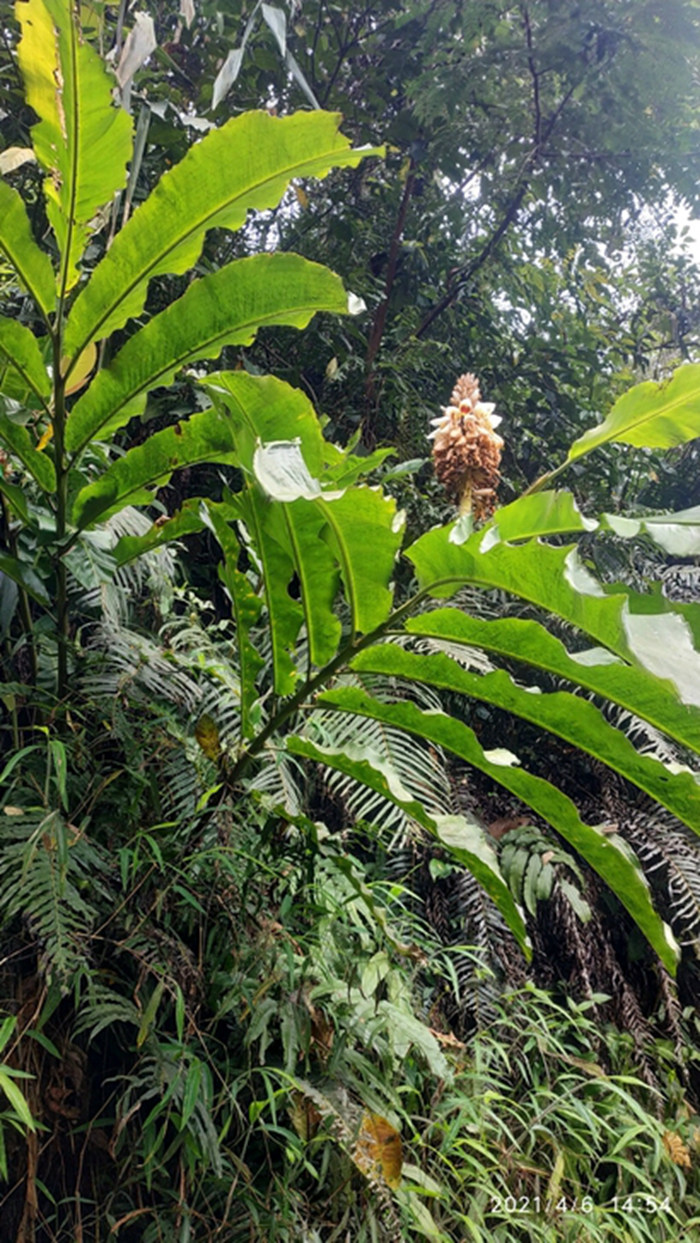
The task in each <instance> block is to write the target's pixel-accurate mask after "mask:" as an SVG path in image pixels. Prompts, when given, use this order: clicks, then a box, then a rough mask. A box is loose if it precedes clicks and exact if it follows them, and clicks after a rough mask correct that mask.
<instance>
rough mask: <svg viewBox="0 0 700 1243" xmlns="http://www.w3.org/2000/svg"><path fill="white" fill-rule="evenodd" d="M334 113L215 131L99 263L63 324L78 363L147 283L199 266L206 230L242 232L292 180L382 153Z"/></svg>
mask: <svg viewBox="0 0 700 1243" xmlns="http://www.w3.org/2000/svg"><path fill="white" fill-rule="evenodd" d="M339 120H340V118H339V117H338V116H337V115H336V114H332V113H323V112H317V113H305V112H299V113H296V114H295V115H294V116H289V117H271V116H269V114H268V113H267V112H247V113H244V114H243V115H241V116H238V117H234V118H232V119H231V120H230V121H228V122H227V123H226V125H224V126H222V128H221V129H217V130H210V132H209V133H208V134H207V135H206V137H205V138H203V139H202V141H201V142H198V143H195V145H194V146H193V147H191V148H190V150H189V151H188V153H187V155H186V156H185V157H184V158H183V159H182V160H181V161H180V163H179V164H178V165H176V167H175V168H173V169H172V170H171V171H169V172H167V173H166V174H165V175H164V176H163V177H161V179H160V181H159V182H158V184H157V186H156V187H155V189H154V190H153V192H152V193H151V194H150V195H149V197H148V198H147V199H146V201H145V203H143V204H142V205H141V206H140V207H139V208H138V209H137V211H135V212H134V214H133V216H132V217H131V219H130V220H129V221H128V223H127V224H126V225H125V226H124V228H123V229H122V230H121V231H120V232H119V233H118V234H117V236H116V238H115V239H114V242H113V244H112V246H111V247H110V249H109V251H108V252H107V254H106V255H105V257H104V259H103V260H102V261H101V263H99V264H98V266H97V268H96V269H95V271H94V273H93V275H92V277H91V279H90V281H89V282H88V284H87V285H86V287H85V289H84V290H83V291H82V292H81V293H80V295H79V296H78V298H77V300H76V302H75V305H74V307H73V309H72V312H71V315H70V318H69V320H68V323H67V326H66V336H65V348H66V352H67V353H69V354H70V355H71V357H77V356H78V355H79V354H81V353H82V351H83V350H84V349H85V347H86V345H87V344H88V342H90V341H92V340H97V339H99V338H101V337H105V336H107V335H108V334H109V333H111V332H114V330H115V329H117V328H120V327H122V325H123V324H125V323H126V321H127V319H129V318H130V317H131V316H134V315H138V314H139V313H140V311H141V310H142V309H143V305H144V302H145V298H146V290H147V287H148V282H149V281H150V280H151V279H152V278H153V277H154V276H158V275H162V274H164V273H181V272H186V271H187V269H188V268H191V267H192V266H193V265H194V264H195V263H196V261H197V259H198V258H199V255H200V252H201V249H202V245H203V242H204V236H205V234H206V232H207V230H208V229H214V228H225V229H238V228H240V226H241V225H242V224H243V223H244V222H245V219H246V215H247V213H248V211H250V210H251V209H257V210H264V209H265V208H269V207H274V206H275V205H276V204H277V203H278V202H279V200H280V199H281V197H282V195H283V194H284V192H285V190H286V188H287V186H288V184H289V182H290V180H292V179H293V178H294V177H325V176H326V174H327V173H328V172H330V170H331V168H333V167H336V166H340V165H345V166H347V165H350V166H354V165H356V164H358V163H359V162H360V160H362V159H364V158H365V156H367V155H371V154H375V155H376V154H381V152H380V151H372V150H370V149H369V148H367V149H365V150H357V151H353V150H351V148H350V144H349V142H348V140H347V139H346V138H344V137H343V136H342V135H341V134H339V133H338V124H339Z"/></svg>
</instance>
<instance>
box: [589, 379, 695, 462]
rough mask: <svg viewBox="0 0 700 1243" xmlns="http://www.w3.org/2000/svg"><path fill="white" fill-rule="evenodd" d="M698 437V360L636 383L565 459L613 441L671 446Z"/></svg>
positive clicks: (649, 446) (655, 446) (651, 445)
mask: <svg viewBox="0 0 700 1243" xmlns="http://www.w3.org/2000/svg"><path fill="white" fill-rule="evenodd" d="M696 436H700V363H689V364H687V365H686V366H685V367H679V368H678V370H677V371H674V373H673V376H672V378H671V379H670V380H665V381H664V382H663V383H661V384H654V383H653V381H651V380H645V381H644V383H643V384H636V385H635V387H634V388H631V389H629V391H628V392H627V393H624V394H623V396H622V397H619V398H618V400H617V401H616V402H615V405H614V406H613V408H612V410H611V411H610V413H609V415H608V417H607V418H606V419H605V421H604V422H603V423H601V424H600V426H599V427H591V428H589V429H588V431H587V432H584V433H583V435H582V436H579V438H578V440H575V441H574V443H573V445H572V446H571V448H570V450H569V456H568V459H567V460H568V461H569V462H574V461H576V459H577V458H580V457H582V456H583V454H584V453H590V452H591V450H592V449H597V448H598V446H599V445H604V444H607V443H608V442H610V441H613V442H615V443H618V444H620V443H621V444H626V445H639V446H646V447H647V448H650V449H671V448H673V446H674V445H682V444H685V443H686V441H688V440H694V439H695V437H696Z"/></svg>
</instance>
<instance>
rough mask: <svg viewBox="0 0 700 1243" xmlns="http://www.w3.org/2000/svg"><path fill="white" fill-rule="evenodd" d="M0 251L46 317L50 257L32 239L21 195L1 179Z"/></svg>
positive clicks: (52, 296)
mask: <svg viewBox="0 0 700 1243" xmlns="http://www.w3.org/2000/svg"><path fill="white" fill-rule="evenodd" d="M0 254H1V255H4V256H5V258H6V259H7V262H8V263H9V264H10V266H11V267H12V268H13V269H14V271H15V272H16V273H17V276H18V277H19V279H20V281H21V283H22V285H23V286H24V288H25V289H26V290H27V291H28V292H29V293H30V294H31V296H32V298H33V299H34V301H35V302H36V304H37V306H38V307H39V309H40V310H41V312H42V314H43V316H44V319H48V317H49V315H50V314H51V312H52V311H53V309H54V306H55V303H56V293H55V281H54V273H53V268H52V267H51V260H50V259H49V256H48V255H47V254H45V253H44V251H43V250H41V249H40V247H39V246H38V245H37V243H36V242H35V241H34V238H33V236H32V230H31V226H30V224H29V218H28V216H27V213H26V210H25V207H24V203H23V202H22V199H21V198H20V196H19V194H18V193H17V191H16V190H13V189H12V188H11V187H10V186H8V185H7V183H6V182H4V181H0Z"/></svg>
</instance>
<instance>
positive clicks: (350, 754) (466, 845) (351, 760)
mask: <svg viewBox="0 0 700 1243" xmlns="http://www.w3.org/2000/svg"><path fill="white" fill-rule="evenodd" d="M377 706H378V707H379V708H382V707H383V706H384V705H382V704H378V705H377ZM285 746H286V748H287V750H288V751H291V753H292V754H293V755H300V756H303V758H304V759H307V760H315V761H316V762H317V763H319V764H325V765H327V766H328V767H329V768H334V769H336V771H338V772H341V773H346V774H347V775H348V776H350V777H353V778H354V779H355V780H356V781H359V782H361V783H362V784H363V785H366V786H368V787H369V788H370V789H371V790H376V791H377V793H378V794H381V795H382V797H383V798H386V799H388V800H389V801H390V802H392V803H394V804H395V806H396V807H400V808H401V810H402V811H403V812H404V814H405V815H407V816H409V817H410V818H411V819H413V820H415V821H416V822H417V823H418V824H420V825H421V826H422V827H423V828H424V829H427V831H428V832H429V833H431V834H432V835H433V836H434V837H436V838H438V840H439V841H441V842H442V844H443V845H444V846H445V847H446V848H447V850H449V851H450V852H451V853H452V854H453V855H454V856H455V858H457V859H458V860H459V862H460V863H462V864H463V865H464V866H465V867H467V868H469V870H470V872H472V873H473V875H474V876H475V877H476V879H477V880H478V881H479V884H480V885H482V886H483V888H484V889H485V890H486V892H487V893H488V894H489V896H490V897H491V898H493V901H494V902H495V904H496V906H497V907H498V909H499V911H500V912H501V914H502V916H503V918H504V919H505V921H506V923H507V924H508V927H509V928H510V930H511V932H512V933H513V935H514V936H515V937H516V938H517V940H518V942H519V944H520V946H521V948H522V950H523V952H524V953H525V954H526V955H527V956H528V957H529V956H530V952H531V949H530V944H529V941H528V936H527V932H526V929H525V924H524V922H523V918H522V915H521V913H520V911H519V909H518V907H517V906H516V905H515V903H514V901H513V898H512V895H511V892H510V890H509V888H508V886H507V885H506V883H505V881H504V879H503V877H502V876H501V872H500V868H499V866H498V858H497V856H496V852H495V850H494V848H493V845H492V844H491V842H490V841H489V839H488V837H487V836H486V834H485V833H484V831H483V829H481V828H479V826H478V825H477V824H472V823H470V822H469V821H468V820H465V819H464V817H462V816H430V815H428V813H427V811H426V810H425V808H424V807H423V805H422V804H421V803H419V802H417V800H416V799H412V798H411V796H410V794H409V793H408V791H407V790H406V789H405V788H404V787H403V786H402V784H401V781H400V780H399V777H398V775H397V773H396V772H395V770H394V769H393V768H392V767H391V765H390V764H388V763H387V762H386V761H384V760H382V759H381V758H380V757H379V756H378V755H377V754H376V753H375V752H373V751H371V750H369V749H367V748H362V747H352V746H346V747H344V748H343V749H342V750H335V749H334V748H333V747H325V746H320V745H318V744H317V743H314V742H311V741H310V739H308V738H302V737H300V736H298V735H296V734H291V735H289V737H287V738H286V739H285Z"/></svg>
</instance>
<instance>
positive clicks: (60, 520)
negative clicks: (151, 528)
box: [53, 309, 69, 699]
mask: <svg viewBox="0 0 700 1243" xmlns="http://www.w3.org/2000/svg"><path fill="white" fill-rule="evenodd" d="M60 314H61V312H60V309H59V321H60ZM54 377H55V379H54V384H55V389H54V412H53V443H54V461H55V466H56V545H57V548H56V552H57V557H56V616H57V627H58V636H57V637H58V679H57V693H58V698H59V699H63V697H64V695H65V694H66V691H67V689H68V641H69V632H68V578H67V572H66V563H65V560H64V558H63V556H62V555H61V549H60V545H61V542H62V541H63V540H64V539H65V534H66V523H67V518H68V467H67V466H66V464H65V448H64V445H65V431H66V382H65V378H64V377H63V376H62V375H61V345H60V329H59V331H58V332H57V333H56V336H55V337H54Z"/></svg>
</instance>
